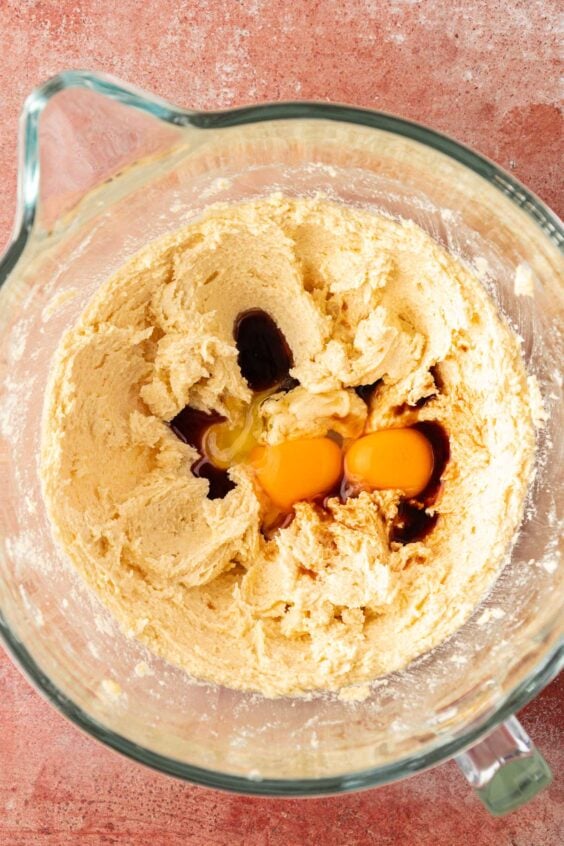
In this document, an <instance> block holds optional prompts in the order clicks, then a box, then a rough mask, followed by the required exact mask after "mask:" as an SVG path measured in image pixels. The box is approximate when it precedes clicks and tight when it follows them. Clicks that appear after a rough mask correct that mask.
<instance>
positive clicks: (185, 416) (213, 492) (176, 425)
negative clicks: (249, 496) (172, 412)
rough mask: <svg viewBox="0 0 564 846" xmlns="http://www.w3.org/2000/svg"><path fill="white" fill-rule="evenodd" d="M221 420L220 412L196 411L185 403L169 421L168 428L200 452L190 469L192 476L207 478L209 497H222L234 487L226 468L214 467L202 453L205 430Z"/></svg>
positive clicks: (222, 418)
mask: <svg viewBox="0 0 564 846" xmlns="http://www.w3.org/2000/svg"><path fill="white" fill-rule="evenodd" d="M223 420H225V418H224V417H222V415H221V414H217V413H215V412H212V413H210V414H208V413H207V412H205V411H198V410H197V409H195V408H190V406H189V405H187V406H186V408H183V409H182V411H180V412H179V413H178V414H177V415H176V417H175V418H174V419H173V420H171V421H170V423H169V426H170V428H171V429H172V431H173V432H174V434H175V435H176V436H177V438H180V440H181V441H184V443H185V444H189V446H191V447H194V449H197V450H198V452H199V453H200V458H199V459H198V460H197V461H195V462H194V464H192V466H191V468H190V469H191V471H192V473H193V474H194V476H196V477H197V478H199V479H207V480H208V482H209V483H210V489H209V491H208V498H209V499H223V497H224V496H225V495H226V494H228V493H229V491H232V490H233V488H234V487H235V482H232V481H231V479H230V478H229V475H228V473H227V470H222V469H220V468H219V467H215V466H214V465H213V464H212V463H211V462H210V461H208V459H207V458H206V457H205V456H204V455H203V450H202V442H203V437H204V434H205V432H206V430H207V429H209V427H210V426H212V425H213V424H214V423H221V422H222V421H223Z"/></svg>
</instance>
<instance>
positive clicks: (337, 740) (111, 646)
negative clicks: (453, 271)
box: [0, 72, 564, 813]
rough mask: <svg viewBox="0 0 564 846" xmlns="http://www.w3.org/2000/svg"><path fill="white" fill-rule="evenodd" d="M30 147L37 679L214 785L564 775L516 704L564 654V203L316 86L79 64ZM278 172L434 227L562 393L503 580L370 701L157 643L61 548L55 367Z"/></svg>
mask: <svg viewBox="0 0 564 846" xmlns="http://www.w3.org/2000/svg"><path fill="white" fill-rule="evenodd" d="M20 155H21V164H20V173H19V201H18V216H17V221H16V227H15V233H14V238H13V242H12V244H11V246H10V247H9V249H8V251H7V253H6V255H5V256H4V259H3V262H2V264H1V267H0V279H1V280H2V281H3V286H2V288H1V290H0V323H1V328H2V334H1V342H0V343H1V356H0V362H1V363H0V367H1V373H0V380H1V390H2V392H1V397H0V435H1V446H0V450H1V455H0V458H1V464H0V466H1V472H2V491H3V493H2V497H1V500H0V502H1V514H0V530H1V562H0V609H1V616H0V631H1V632H2V635H3V638H4V640H5V643H6V646H7V648H8V650H9V651H10V652H11V654H12V655H13V656H14V658H15V659H16V661H17V662H18V663H19V664H20V666H21V667H22V668H23V670H24V671H25V672H26V673H27V675H28V677H29V678H30V679H31V681H32V682H33V683H34V684H35V686H36V687H37V688H38V689H39V690H40V691H41V692H42V693H44V694H45V695H46V696H47V698H48V699H49V700H50V701H51V702H52V703H53V704H54V705H56V706H57V707H58V708H59V709H60V710H61V711H62V712H63V713H64V714H65V715H66V716H67V717H69V718H70V719H71V720H73V721H74V722H75V723H77V724H78V725H80V726H81V727H82V728H84V729H85V730H86V731H87V732H89V733H90V734H91V735H93V736H94V737H96V738H98V739H99V740H101V741H103V742H104V743H107V744H108V745H109V746H112V747H114V748H115V749H117V750H119V751H120V752H123V753H125V754H126V755H129V756H130V757H132V758H134V759H135V760H138V761H141V762H143V763H145V764H149V765H151V766H153V767H155V768H157V769H159V770H162V771H163V772H166V773H170V774H172V775H175V776H179V777H181V778H185V779H188V780H190V781H193V782H197V783H199V784H204V785H208V786H211V787H219V788H225V789H230V790H236V791H241V792H246V793H257V794H282V795H311V794H321V793H331V792H339V791H346V790H355V789H359V788H363V787H370V786H374V785H380V784H383V783H386V782H389V781H391V780H393V779H397V778H401V777H403V776H406V775H409V774H411V773H414V772H416V771H418V770H421V769H423V768H425V767H429V766H431V765H434V764H436V763H438V762H440V761H444V760H445V759H447V758H450V757H452V756H457V760H458V761H459V763H460V765H461V767H462V769H463V771H464V772H465V774H466V775H467V777H468V778H469V780H470V781H471V782H472V784H473V785H474V786H475V787H476V788H477V789H478V791H479V793H480V794H481V796H482V798H483V799H484V801H485V802H486V804H487V805H488V807H489V808H490V809H491V810H492V811H493V812H494V813H501V812H504V811H506V810H509V809H511V808H512V807H515V806H517V805H518V804H519V803H521V802H523V801H524V800H526V799H527V798H528V797H529V796H530V795H532V794H534V793H535V792H536V791H537V790H538V789H539V788H540V787H541V786H543V785H544V784H546V783H547V781H549V779H550V774H549V771H548V769H547V767H546V765H545V764H544V761H543V760H542V758H541V757H540V755H539V754H538V753H537V752H536V750H535V749H534V747H533V746H532V744H531V742H530V740H529V739H528V738H527V736H526V735H525V734H524V733H523V732H522V730H521V729H520V727H519V725H518V723H517V722H516V720H515V719H514V718H512V717H510V715H511V714H512V713H513V711H515V710H516V709H517V708H519V707H521V706H522V705H524V704H525V702H527V701H528V700H529V699H531V697H533V696H534V695H535V694H536V693H537V692H538V691H539V690H540V689H541V688H542V687H543V686H544V685H545V684H547V682H548V681H550V679H551V678H552V677H553V676H554V675H555V673H556V672H557V670H558V668H559V665H560V664H561V661H562V642H561V629H560V628H559V626H560V623H559V620H561V617H560V616H559V615H560V611H561V598H562V591H561V587H562V568H559V567H558V566H557V564H558V562H557V545H558V537H559V536H558V531H557V502H556V493H557V489H558V472H559V460H558V459H559V456H560V455H561V451H562V443H563V439H562V421H561V420H559V419H558V415H559V409H560V406H559V398H560V394H561V381H560V378H559V373H558V369H559V363H560V362H561V361H562V353H563V346H562V341H561V338H560V337H559V334H558V320H559V319H560V318H561V308H562V289H561V272H562V264H561V256H560V254H559V251H558V248H559V247H561V246H562V243H563V242H564V232H563V230H562V226H561V224H560V223H559V222H558V220H557V219H556V218H555V216H554V215H553V214H552V213H551V212H550V211H549V210H548V209H547V208H546V207H545V206H543V204H542V203H541V202H540V201H539V200H538V199H537V198H536V197H534V196H533V195H532V194H531V193H530V192H529V191H527V190H526V189H525V188H523V187H522V186H521V185H519V184H518V183H517V182H516V181H515V180H514V179H513V178H512V177H511V176H509V175H508V174H506V173H504V172H503V171H501V170H499V168H497V167H496V166H494V165H493V164H491V163H490V162H488V161H486V160H484V159H483V158H481V157H480V156H478V155H476V154H475V153H473V152H471V151H470V150H468V149H466V148H464V147H462V146H460V145H459V144H456V143H455V142H454V141H451V140H449V139H448V138H445V137H444V136H441V135H438V134H437V133H435V132H432V131H431V130H429V129H425V128H423V127H421V126H418V125H415V124H412V123H409V122H407V121H404V120H401V119H399V118H395V117H391V116H390V115H385V114H380V113H378V112H371V111H362V110H360V109H354V108H347V107H344V106H336V105H330V104H316V103H284V104H276V105H266V106H254V107H249V108H242V109H235V110H230V111H225V112H216V113H213V112H207V113H206V112H204V113H202V112H194V111H187V110H184V109H178V108H175V107H173V106H171V105H169V104H167V103H165V102H163V101H162V100H160V99H158V98H156V97H153V96H150V95H147V94H145V93H143V92H140V91H137V90H136V89H134V88H131V87H129V86H126V85H124V84H121V83H118V82H117V81H115V80H112V79H110V78H108V77H105V76H99V75H95V74H89V73H82V72H69V73H64V74H61V75H60V76H57V77H55V78H54V79H51V80H50V81H49V82H47V83H46V84H45V85H43V86H42V87H40V88H38V89H37V90H36V91H34V92H33V93H32V94H31V96H30V97H29V98H28V100H27V102H26V105H25V109H24V112H23V117H22V128H21V143H20ZM276 191H280V192H284V193H285V194H290V195H301V196H303V195H305V196H308V195H312V194H314V193H316V192H324V193H325V194H326V195H327V196H328V197H331V198H334V199H336V200H338V201H340V202H342V203H349V204H353V205H357V206H364V207H369V208H373V209H375V210H383V211H384V212H386V213H388V214H392V215H401V216H403V217H405V218H410V219H412V220H414V221H415V222H416V223H417V224H419V226H421V227H423V228H424V229H425V230H427V231H428V232H429V233H430V234H431V235H432V236H433V237H434V238H435V239H436V240H437V241H439V242H440V243H441V244H443V245H444V246H445V247H446V248H447V249H448V250H450V251H451V252H452V253H453V254H455V255H456V256H458V257H459V258H460V260H462V261H464V262H466V263H467V264H469V265H471V266H472V267H473V268H474V270H475V272H476V273H477V274H478V275H479V276H480V277H481V278H482V280H483V282H484V284H485V285H486V287H487V288H488V289H489V290H490V291H491V293H492V295H493V297H494V298H495V300H496V302H497V303H498V304H499V308H500V309H501V310H502V312H503V313H504V314H505V315H506V316H507V318H508V320H509V321H510V322H511V324H512V325H513V326H514V327H515V329H516V331H517V332H518V333H519V334H520V335H521V337H522V339H523V355H524V358H525V360H526V364H527V368H528V370H529V371H530V373H531V374H534V375H535V376H536V379H537V380H538V384H539V387H540V391H541V394H542V396H543V399H544V404H545V411H546V418H547V419H546V423H545V425H544V428H542V429H541V430H540V431H539V436H538V461H537V473H536V477H535V480H534V483H533V485H532V489H531V491H530V495H529V498H528V501H527V504H526V511H525V517H524V522H523V526H522V529H521V532H520V534H519V537H518V539H517V541H516V543H515V545H514V547H513V549H512V551H511V554H510V555H508V561H507V565H506V566H505V568H504V569H503V571H502V573H501V575H500V576H499V578H498V580H497V583H496V584H495V586H494V588H493V589H492V591H491V592H490V593H489V595H488V596H487V597H485V598H484V600H483V603H482V604H481V605H480V607H479V608H477V609H476V611H475V613H474V614H473V616H472V618H471V619H470V620H469V621H468V622H467V623H466V624H465V625H464V626H463V627H462V628H461V629H460V630H459V631H458V632H457V633H456V634H455V635H454V636H453V637H451V638H450V639H449V640H448V641H447V642H446V643H443V644H442V645H441V646H439V647H438V648H436V649H434V650H433V651H432V652H430V653H428V654H425V655H423V656H422V657H420V658H419V659H417V660H416V661H414V662H413V663H412V664H410V665H409V666H408V667H407V668H406V669H405V670H403V671H401V672H397V673H394V674H393V675H390V676H388V677H386V678H379V679H376V680H375V681H374V682H373V684H372V685H371V686H370V694H369V696H368V697H367V698H366V699H364V700H363V701H354V700H350V699H349V700H348V701H347V700H344V699H343V698H339V697H338V696H337V695H334V694H327V693H325V694H319V695H314V696H311V697H308V698H303V699H301V698H287V699H277V700H268V699H265V698H263V697H262V696H260V695H258V694H254V693H241V692H238V691H233V690H227V689H224V688H221V687H217V686H214V685H209V684H204V683H201V682H198V681H195V680H193V679H191V678H189V677H188V676H187V675H186V674H185V673H184V672H182V671H181V670H178V669H176V668H175V667H172V666H169V665H167V664H165V663H164V662H163V661H161V660H159V659H157V658H156V657H154V656H152V655H150V654H148V653H147V651H146V650H145V648H144V647H143V646H141V645H140V644H139V643H138V642H137V641H136V640H135V639H134V638H133V637H132V636H131V634H132V633H124V632H122V631H120V630H119V629H118V628H117V626H116V625H115V624H114V621H113V619H112V618H111V617H110V616H109V614H108V613H107V612H106V611H105V609H104V607H103V606H102V605H101V604H100V602H99V601H98V599H97V598H96V596H94V595H93V594H92V593H91V592H90V591H89V589H88V588H87V587H86V586H85V584H84V583H83V582H82V580H81V578H80V577H79V576H78V575H77V573H76V572H75V571H74V569H73V567H72V566H71V565H70V564H69V563H68V562H67V561H66V560H65V558H64V555H63V554H62V552H61V550H60V549H58V547H57V546H56V544H55V543H54V541H53V538H52V536H51V531H50V527H49V523H48V520H47V516H46V512H45V506H44V503H43V500H42V496H41V489H40V484H39V477H38V452H39V439H40V421H41V411H42V404H43V395H44V389H45V384H46V380H47V374H48V370H49V366H50V362H51V358H52V355H53V353H54V351H55V349H56V347H57V344H58V342H59V340H60V338H61V334H62V333H63V332H64V331H65V329H66V328H67V327H68V326H70V325H71V324H72V323H73V321H74V320H75V319H76V318H77V316H78V314H79V313H80V311H81V309H82V308H83V306H84V304H85V303H86V301H87V300H88V299H89V297H90V296H91V295H92V294H93V292H94V291H95V290H96V288H97V287H98V286H99V285H100V283H102V282H103V281H104V280H105V279H106V278H107V277H108V276H109V275H110V274H111V273H112V272H113V271H114V270H115V269H116V268H117V267H119V266H120V265H121V264H122V263H123V262H124V261H125V260H126V259H127V258H128V257H129V256H130V255H131V254H132V253H135V252H136V251H137V250H138V249H140V248H141V247H142V246H144V245H145V244H146V243H147V241H149V240H151V239H153V238H157V237H159V236H161V235H163V234H164V233H166V232H169V231H170V230H174V229H176V228H178V227H180V226H182V225H183V224H185V223H186V222H187V221H189V220H190V219H192V218H193V217H194V216H196V215H198V214H200V213H201V212H202V210H203V209H205V208H206V207H207V206H208V205H210V204H212V203H216V202H218V201H221V202H225V201H228V202H235V201H239V200H244V199H247V198H251V197H256V196H259V195H265V194H270V193H272V192H276ZM529 288H530V289H531V293H532V296H530V295H524V293H523V292H526V291H527V290H528V289H529ZM484 519H487V515H484ZM508 718H509V719H508ZM504 720H505V721H506V722H505V723H503V721H504ZM500 724H502V725H501V726H500ZM496 727H497V728H496ZM494 729H495V730H494ZM476 744H477V745H476ZM473 745H474V746H473ZM472 746H473V748H471V747H472Z"/></svg>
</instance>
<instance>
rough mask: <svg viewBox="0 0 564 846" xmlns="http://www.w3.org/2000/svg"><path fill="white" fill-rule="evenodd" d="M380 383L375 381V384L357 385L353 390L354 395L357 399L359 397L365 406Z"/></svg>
mask: <svg viewBox="0 0 564 846" xmlns="http://www.w3.org/2000/svg"><path fill="white" fill-rule="evenodd" d="M381 382H382V380H381V379H377V380H376V382H372V384H371V385H357V386H356V387H355V389H354V392H355V394H356V395H357V397H360V398H361V400H363V401H364V402H365V403H366V405H368V404H369V403H370V397H371V396H372V394H373V393H374V391H375V390H376V388H377V387H378V385H380V384H381Z"/></svg>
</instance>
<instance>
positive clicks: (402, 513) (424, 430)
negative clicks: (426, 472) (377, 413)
mask: <svg viewBox="0 0 564 846" xmlns="http://www.w3.org/2000/svg"><path fill="white" fill-rule="evenodd" d="M413 428H414V429H418V430H419V431H420V432H421V434H422V435H425V437H426V438H427V440H428V441H429V442H430V444H431V446H432V448H433V456H434V463H433V473H432V475H431V478H430V479H429V481H428V483H427V486H426V488H425V490H423V491H421V493H420V494H419V495H418V496H417V497H416V498H414V499H410V500H403V501H402V502H400V504H399V507H398V514H397V517H396V519H395V522H394V525H393V527H392V532H391V536H390V540H392V541H396V543H403V544H406V543H415V541H421V540H423V539H424V538H426V537H427V535H428V534H430V532H432V530H433V529H434V528H435V526H436V523H437V520H438V518H439V515H438V514H437V513H435V514H428V513H427V511H426V510H425V509H426V508H429V506H431V505H433V504H434V503H435V502H436V501H437V498H438V496H439V493H440V491H441V486H442V482H441V478H442V475H443V473H444V472H445V468H446V466H447V463H448V460H449V458H450V443H449V439H448V435H447V433H446V431H445V429H444V427H443V426H441V424H440V423H437V421H436V420H424V421H422V422H421V423H416V424H415V425H414V426H413Z"/></svg>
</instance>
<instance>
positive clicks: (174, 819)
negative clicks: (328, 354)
mask: <svg viewBox="0 0 564 846" xmlns="http://www.w3.org/2000/svg"><path fill="white" fill-rule="evenodd" d="M558 9H559V4H558V3H557V2H555V0H525V2H519V0H514V2H512V3H506V2H499V1H498V0H473V2H469V0H449V2H445V0H348V2H347V3H344V2H342V0H278V2H277V0H238V2H237V0H189V1H188V0H160V1H159V2H158V3H157V2H155V0H146V2H143V3H140V2H132V0H121V2H119V3H116V2H115V0H91V2H83V0H0V55H1V56H2V60H1V62H0V105H1V107H2V115H3V121H2V126H1V127H0V176H1V183H0V184H1V187H2V196H3V202H2V204H0V246H4V245H5V244H6V243H7V241H8V238H9V233H10V229H11V224H12V217H13V211H14V203H15V178H16V167H15V162H16V133H17V119H18V114H19V111H20V109H21V106H22V102H23V100H24V98H25V96H26V95H27V94H28V93H29V91H31V89H32V88H33V87H34V86H35V85H37V84H38V83H39V82H42V81H44V80H45V79H46V78H47V77H49V76H51V75H52V74H54V73H57V72H58V71H61V70H64V69H68V68H86V69H91V70H101V71H106V72H109V73H112V74H114V75H116V76H118V77H121V78H122V79H124V80H127V81H130V82H133V83H136V84H137V85H139V86H141V87H144V88H146V89H148V90H151V91H154V92H156V93H158V94H160V95H162V96H163V97H165V98H167V99H169V100H172V101H173V102H176V103H178V104H181V105H185V106H192V107H196V108H214V109H215V108H221V107H226V106H233V105H240V104H245V103H251V102H259V101H264V100H284V99H313V100H335V101H339V102H348V103H353V104H357V105H361V106H368V107H373V108H377V109H382V110H387V111H390V112H395V113H397V114H399V115H402V116H404V117H408V118H411V119H414V120H418V121H421V122H423V123H427V124H429V125H431V126H432V127H434V128H435V129H439V130H442V131H443V132H446V133H448V134H450V135H452V136H453V137H454V138H456V139H458V140H460V141H462V142H464V143H466V144H469V145H470V146H473V147H475V148H476V149H477V150H478V151H480V152H482V153H484V154H486V155H487V156H489V157H491V158H492V159H494V160H495V161H497V162H499V164H501V165H502V166H503V167H505V168H506V169H508V170H511V171H512V172H513V173H514V174H515V175H516V176H517V177H518V178H519V179H521V180H522V181H523V182H525V183H526V184H527V185H528V186H529V187H530V188H532V189H533V190H534V191H536V192H537V193H538V194H539V195H540V196H541V198H542V199H544V200H545V201H546V202H547V203H548V204H549V205H551V206H552V207H553V209H554V210H555V211H556V212H559V213H562V211H563V191H562V182H561V181H560V163H561V159H562V153H563V141H562V117H561V113H560V111H559V103H560V101H559V93H558V77H559V72H560V71H561V70H562V61H561V59H559V54H558V38H559V29H558V21H557V14H558ZM563 700H564V685H563V684H562V682H561V681H557V682H554V683H553V684H552V685H551V686H550V687H549V688H547V689H546V690H545V691H544V692H543V694H542V695H541V696H539V697H538V698H537V699H536V700H535V701H534V702H533V703H532V704H531V705H529V706H528V708H526V709H525V711H524V712H523V713H522V715H521V717H522V719H523V722H524V724H525V726H526V728H527V730H528V731H529V732H530V733H531V734H532V735H533V736H534V738H535V740H536V742H537V744H538V746H539V747H540V749H541V750H542V752H543V753H544V754H545V756H546V758H547V760H548V761H549V763H550V764H551V766H552V768H553V771H554V772H555V773H556V772H559V771H560V772H561V771H562V768H563V764H564V748H563V747H564V743H563V732H562V728H563V717H562V702H563ZM563 809H564V788H563V786H562V781H561V780H558V779H557V780H556V782H555V783H554V784H553V785H552V786H551V788H550V789H549V790H548V791H546V792H545V793H544V794H542V795H541V796H539V797H538V798H537V799H536V800H535V801H534V802H533V803H532V804H531V805H530V806H528V807H526V808H524V809H522V810H520V811H518V812H516V813H514V814H512V815H510V816H509V817H507V818H505V819H502V820H492V819H490V818H489V817H488V816H487V814H486V813H485V812H484V811H483V810H482V808H481V806H480V804H479V803H478V801H477V800H476V799H475V798H474V796H473V795H472V793H471V791H470V790H469V789H468V788H467V786H466V784H465V783H464V781H463V779H462V777H461V776H460V775H459V774H458V772H457V770H456V767H455V766H454V765H453V764H447V765H444V766H442V767H440V768H438V769H435V770H432V771H430V772H427V773H423V774H421V775H418V776H416V777H414V778H411V779H409V780H407V781H403V782H401V783H398V784H395V785H390V786H388V787H385V788H381V789H379V790H373V791H369V792H366V793H362V794H356V795H350V796H343V797H334V798H326V799H315V800H276V799H272V800H269V799H251V798H245V797H238V796H231V795H226V794H221V793H215V792H212V791H208V790H202V789H199V788H195V787H190V786H188V785H186V784H183V783H180V782H177V781H173V780H171V779H167V778H165V777H164V776H161V775H158V774H156V773H153V772H150V771H149V770H146V769H143V768H141V767H140V766H137V765H135V764H133V763H131V762H129V761H127V760H125V759H122V758H120V757H118V756H117V755H116V754H114V753H113V752H111V751H109V750H107V749H105V748H104V747H102V746H100V745H98V744H97V743H95V742H94V741H93V740H90V739H89V738H87V737H85V736H83V735H82V734H80V733H79V731H78V730H77V729H76V728H74V727H73V726H71V725H70V724H69V723H67V722H66V721H65V720H64V719H63V718H62V717H61V716H60V715H59V714H57V713H56V712H55V711H54V710H52V709H51V708H50V707H49V706H48V705H47V704H46V703H45V702H43V700H42V699H41V698H40V697H39V696H38V695H37V694H36V693H35V692H34V691H33V690H32V689H31V688H30V687H29V685H28V683H27V682H26V681H25V680H24V678H23V677H22V676H21V675H20V674H19V672H18V671H17V670H16V669H15V668H14V667H13V666H12V665H11V663H10V661H9V660H8V658H7V657H6V656H5V655H4V654H3V653H2V652H0V846H77V844H80V846H111V844H120V846H130V844H131V846H137V844H143V846H145V844H148V843H150V844H151V846H181V845H182V846H239V844H241V846H282V844H284V846H304V844H317V843H319V844H331V846H332V844H338V846H341V844H346V846H365V844H382V846H403V844H406V846H407V844H409V846H419V844H421V846H427V844H429V846H430V844H433V846H447V844H448V846H458V844H466V843H467V842H471V843H472V846H557V844H559V843H561V842H563V841H564V810H563Z"/></svg>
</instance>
